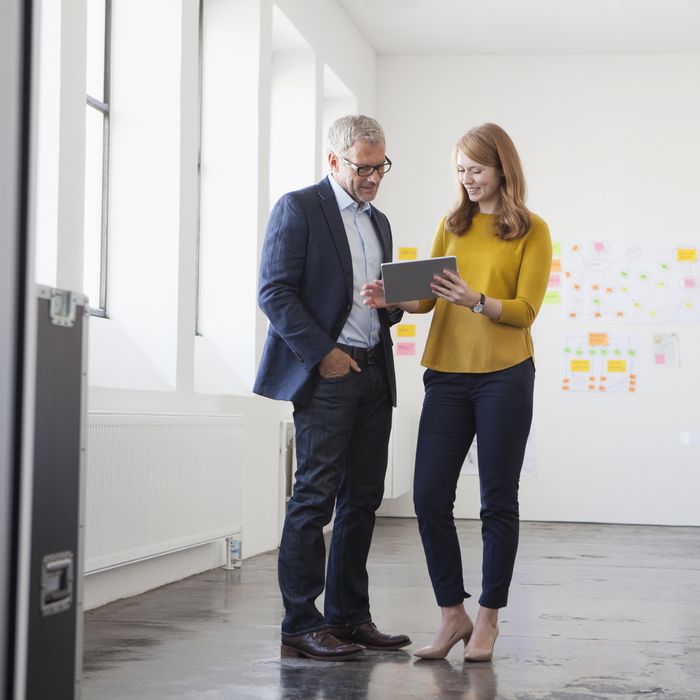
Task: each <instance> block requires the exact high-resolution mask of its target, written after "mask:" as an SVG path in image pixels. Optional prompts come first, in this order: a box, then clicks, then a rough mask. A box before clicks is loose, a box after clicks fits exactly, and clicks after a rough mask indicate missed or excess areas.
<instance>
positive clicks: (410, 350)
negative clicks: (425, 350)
mask: <svg viewBox="0 0 700 700" xmlns="http://www.w3.org/2000/svg"><path fill="white" fill-rule="evenodd" d="M396 354H397V355H415V354H416V344H415V343H396Z"/></svg>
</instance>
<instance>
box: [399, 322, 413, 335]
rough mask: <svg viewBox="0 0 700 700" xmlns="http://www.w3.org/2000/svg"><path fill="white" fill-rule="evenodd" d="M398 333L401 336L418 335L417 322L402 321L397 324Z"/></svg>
mask: <svg viewBox="0 0 700 700" xmlns="http://www.w3.org/2000/svg"><path fill="white" fill-rule="evenodd" d="M396 335H398V336H399V338H415V337H416V324H415V323H401V324H399V325H398V326H396Z"/></svg>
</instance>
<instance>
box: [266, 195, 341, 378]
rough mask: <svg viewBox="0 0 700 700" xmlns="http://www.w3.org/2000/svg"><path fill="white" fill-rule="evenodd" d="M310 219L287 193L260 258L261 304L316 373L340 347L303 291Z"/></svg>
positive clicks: (273, 216) (276, 210)
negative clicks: (311, 309) (317, 318)
mask: <svg viewBox="0 0 700 700" xmlns="http://www.w3.org/2000/svg"><path fill="white" fill-rule="evenodd" d="M308 238H309V223H308V220H307V216H306V213H305V212H304V209H303V206H302V205H301V202H299V201H295V198H294V196H293V194H287V195H285V196H284V197H282V199H280V200H279V201H278V202H277V204H276V205H275V207H274V208H273V210H272V212H271V214H270V219H269V222H268V226H267V230H266V233H265V241H264V243H263V250H262V256H261V262H260V285H259V289H258V304H259V306H260V308H261V309H262V311H263V312H264V313H265V315H266V316H267V317H268V319H269V320H270V324H271V325H272V328H273V329H274V331H275V332H276V333H277V334H278V335H279V336H280V337H281V338H282V339H283V340H284V341H285V343H286V344H287V345H288V347H289V348H290V350H291V351H292V352H293V353H294V356H295V357H296V358H297V360H299V362H301V363H303V365H304V366H305V368H306V370H307V371H311V370H312V369H313V368H314V367H316V365H318V363H319V362H320V361H321V360H322V359H323V358H324V357H325V356H326V355H327V354H328V353H329V352H330V351H331V350H332V349H333V348H334V347H335V342H334V341H333V339H332V338H331V336H330V335H329V334H328V333H327V332H326V331H324V330H323V329H322V328H321V327H320V326H319V324H318V323H317V322H316V321H315V319H314V318H313V317H312V316H311V314H309V312H308V311H307V309H306V307H305V306H304V304H303V302H302V299H301V296H300V289H301V283H302V279H303V275H304V271H305V265H306V257H307V245H308Z"/></svg>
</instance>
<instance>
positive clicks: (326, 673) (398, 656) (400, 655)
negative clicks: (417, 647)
mask: <svg viewBox="0 0 700 700" xmlns="http://www.w3.org/2000/svg"><path fill="white" fill-rule="evenodd" d="M280 690H281V696H280V697H281V698H283V700H338V698H342V699H343V700H376V699H377V698H389V697H406V698H409V697H411V698H414V697H415V698H440V700H496V697H497V682H496V673H495V671H494V666H493V664H491V663H478V664H465V663H460V662H456V661H447V660H445V659H442V660H437V661H432V660H431V661H426V660H418V661H416V660H415V659H414V658H413V657H412V656H411V655H410V653H407V652H394V653H391V654H390V653H383V654H375V653H372V652H368V653H366V655H365V657H364V658H361V659H359V660H357V661H345V662H318V661H310V660H308V659H283V660H281V661H280Z"/></svg>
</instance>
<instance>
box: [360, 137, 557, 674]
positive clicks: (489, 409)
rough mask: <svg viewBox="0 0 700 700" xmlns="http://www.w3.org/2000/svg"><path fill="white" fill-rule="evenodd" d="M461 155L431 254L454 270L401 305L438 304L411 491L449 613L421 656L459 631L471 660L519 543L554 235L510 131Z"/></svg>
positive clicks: (478, 141) (449, 642) (415, 308)
mask: <svg viewBox="0 0 700 700" xmlns="http://www.w3.org/2000/svg"><path fill="white" fill-rule="evenodd" d="M454 160H455V167H456V172H457V179H458V181H459V185H460V199H459V203H458V204H457V206H456V207H455V208H454V209H453V211H452V212H451V213H450V214H448V215H447V216H446V217H444V218H443V219H442V221H441V222H440V224H439V226H438V230H437V233H436V234H435V238H434V240H433V246H432V250H431V253H430V254H431V257H437V256H442V255H455V256H456V257H457V269H458V274H454V273H452V272H451V271H449V270H445V271H444V272H443V275H440V276H436V277H435V278H434V283H433V285H432V289H433V292H434V294H435V296H436V297H437V299H430V300H421V301H409V302H405V303H402V304H399V306H401V307H402V308H403V309H404V310H406V311H409V312H414V313H416V312H417V313H425V312H427V311H430V310H431V309H434V313H433V319H432V324H431V327H430V333H429V334H428V340H427V343H426V347H425V352H424V354H423V360H422V364H423V365H424V366H425V367H427V369H426V371H425V374H424V377H423V381H424V384H425V399H424V402H423V411H422V414H421V420H420V426H419V430H418V446H417V450H416V467H415V475H414V485H413V487H414V488H413V491H414V497H413V499H414V505H415V509H416V515H417V516H418V526H419V530H420V534H421V539H422V541H423V548H424V550H425V556H426V560H427V563H428V571H429V574H430V579H431V581H432V584H433V590H434V592H435V597H436V600H437V604H438V605H439V606H440V609H441V613H442V619H441V622H440V626H439V628H438V630H437V633H436V634H435V638H434V639H433V642H432V644H431V645H430V646H428V647H423V648H422V649H418V650H417V651H416V652H415V654H416V656H419V657H421V658H425V659H440V658H444V657H445V656H446V655H447V653H448V652H449V651H450V649H451V648H452V647H453V646H454V645H455V644H456V643H457V642H459V641H460V640H461V639H462V640H464V643H465V654H464V658H465V660H466V661H490V660H491V658H492V655H493V648H494V644H495V642H496V637H497V636H498V624H497V623H498V611H499V609H500V608H502V607H505V606H506V604H507V601H508V589H509V586H510V581H511V578H512V575H513V566H514V563H515V554H516V550H517V546H518V532H519V511H518V485H519V478H520V469H521V467H522V462H523V456H524V453H525V444H526V442H527V437H528V433H529V431H530V422H531V419H532V396H533V385H534V379H535V367H534V364H533V346H532V338H531V335H530V326H531V325H532V323H533V321H534V320H535V317H536V316H537V313H538V311H539V309H540V306H541V304H542V299H543V298H544V293H545V290H546V288H547V282H548V279H549V272H550V267H551V260H552V244H551V239H550V236H549V229H548V227H547V224H546V223H545V222H544V221H543V220H542V219H541V218H540V217H538V216H537V215H535V214H533V213H532V212H530V211H528V209H527V208H526V207H525V179H524V176H523V172H522V168H521V165H520V158H519V157H518V153H517V151H516V149H515V146H514V145H513V142H512V141H511V139H510V137H509V136H508V134H506V132H505V131H504V130H503V129H501V128H500V127H499V126H497V125H495V124H483V125H482V126H479V127H476V128H474V129H472V130H471V131H469V132H468V133H467V134H465V135H464V136H463V137H462V138H461V139H460V140H459V142H458V143H457V145H456V148H455V158H454ZM364 296H365V303H366V304H369V305H370V306H373V307H383V306H386V302H385V300H384V291H383V286H382V283H381V281H375V282H374V283H372V284H368V285H365V289H364ZM475 436H476V437H477V442H478V446H479V447H478V449H479V460H478V461H479V483H480V490H481V521H482V528H481V531H482V539H483V563H482V591H481V596H480V598H479V611H478V614H477V617H476V622H475V623H472V621H471V619H470V618H469V616H468V615H467V612H466V610H465V608H464V599H465V598H468V597H470V594H469V593H467V592H466V591H465V590H464V583H463V578H462V560H461V555H460V547H459V541H458V539H457V531H456V529H455V525H454V518H453V507H454V500H455V493H456V489H457V480H458V479H459V474H460V471H461V469H462V464H463V462H464V459H465V457H466V454H467V452H468V450H469V447H470V445H471V443H472V441H473V439H474V437H475Z"/></svg>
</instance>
